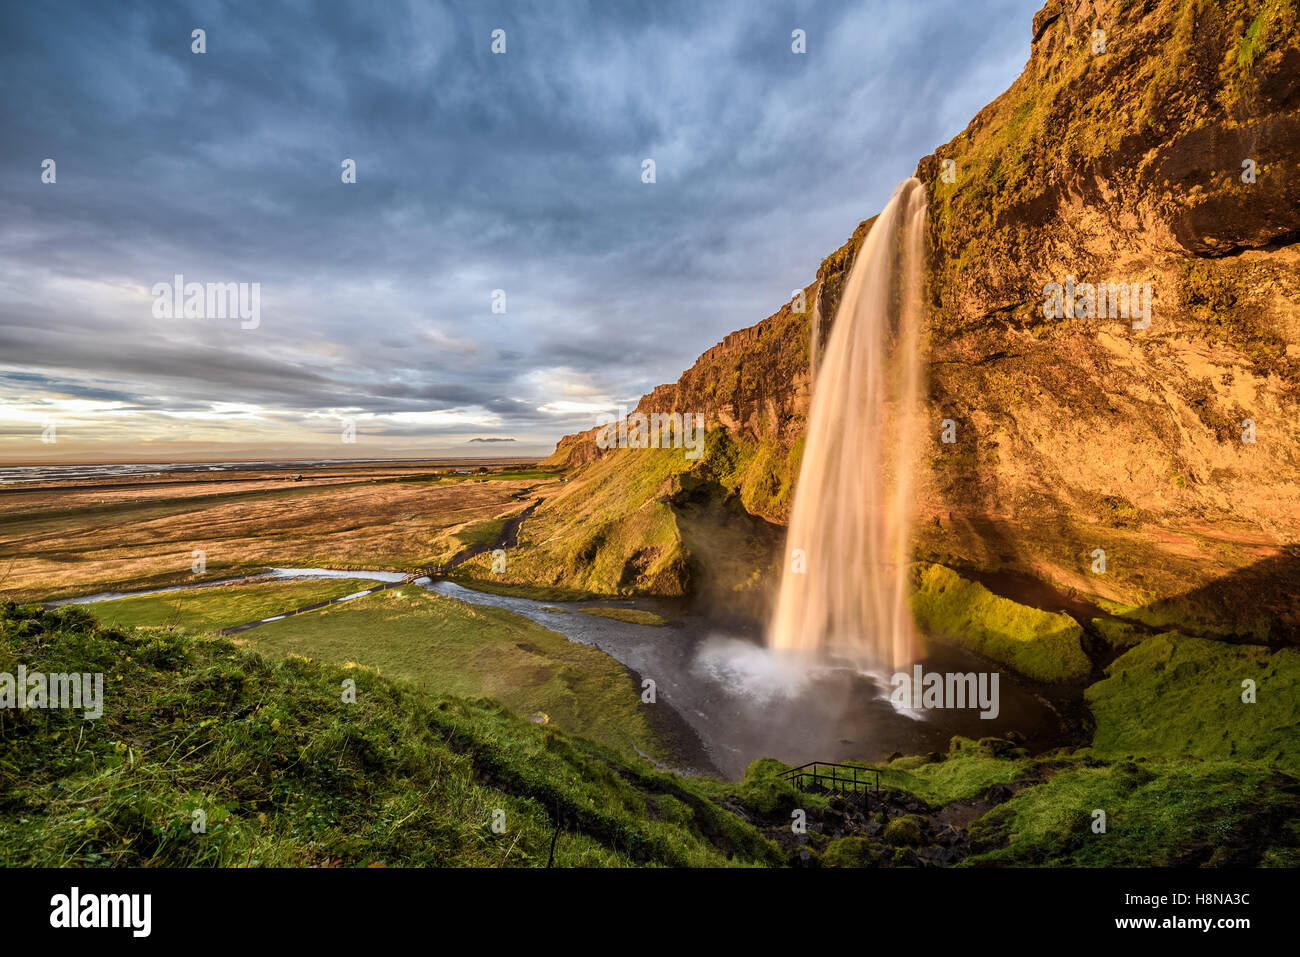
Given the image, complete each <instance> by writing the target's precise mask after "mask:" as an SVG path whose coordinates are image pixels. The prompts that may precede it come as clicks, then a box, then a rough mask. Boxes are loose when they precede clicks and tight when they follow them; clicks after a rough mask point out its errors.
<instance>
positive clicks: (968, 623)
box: [911, 564, 1091, 682]
mask: <svg viewBox="0 0 1300 957" xmlns="http://www.w3.org/2000/svg"><path fill="white" fill-rule="evenodd" d="M913 572H914V576H915V579H914V581H915V584H916V589H915V591H914V592H913V593H912V599H911V601H912V611H913V613H914V614H915V616H916V621H917V624H918V625H920V626H921V628H922V629H924V630H926V631H927V632H929V633H931V634H935V635H940V636H945V637H947V638H949V639H952V640H955V641H957V642H958V643H960V644H961V645H963V646H964V647H967V648H969V649H971V650H972V651H975V652H978V653H979V654H982V655H984V656H985V657H988V658H992V659H993V660H994V661H997V662H1000V663H1002V664H1005V665H1007V666H1008V667H1010V668H1014V669H1015V670H1016V671H1018V672H1020V673H1021V674H1023V675H1027V676H1028V677H1030V678H1034V679H1036V680H1038V681H1051V682H1061V681H1072V680H1078V679H1080V678H1083V677H1085V676H1087V674H1088V672H1089V670H1090V668H1091V665H1090V663H1089V661H1088V656H1087V655H1086V654H1085V653H1084V651H1083V646H1082V644H1081V638H1082V636H1083V628H1082V627H1081V626H1080V625H1079V623H1078V622H1076V621H1075V620H1074V619H1073V618H1071V617H1070V616H1069V615H1062V614H1054V613H1052V612H1046V611H1039V610H1038V609H1036V608H1030V607H1029V606H1027V605H1021V604H1017V603H1016V602H1013V601H1010V600H1009V599H1006V598H1000V597H999V596H997V595H994V594H993V593H992V592H990V591H989V590H988V589H987V588H985V587H984V586H983V585H980V584H978V583H977V582H972V581H968V580H967V579H965V578H962V577H961V576H960V575H958V574H957V573H956V572H954V571H953V570H952V569H950V568H945V567H944V566H942V565H924V564H921V565H916V566H914V567H913Z"/></svg>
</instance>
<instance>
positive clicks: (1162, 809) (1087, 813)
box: [963, 758, 1300, 867]
mask: <svg viewBox="0 0 1300 957" xmlns="http://www.w3.org/2000/svg"><path fill="white" fill-rule="evenodd" d="M1297 785H1300V781H1297V779H1295V778H1294V777H1291V776H1290V775H1287V774H1284V773H1282V772H1279V771H1275V770H1270V769H1265V768H1260V767H1254V766H1250V765H1241V764H1237V763H1209V762H1207V763H1198V764H1186V763H1176V764H1175V763H1148V764H1136V763H1133V762H1121V763H1119V764H1114V765H1105V764H1101V765H1099V764H1095V763H1091V762H1089V761H1087V760H1086V758H1080V759H1077V760H1075V761H1074V762H1072V766H1069V767H1066V768H1064V769H1060V770H1057V771H1056V772H1055V773H1054V774H1053V775H1052V776H1051V777H1050V778H1048V779H1047V780H1045V781H1044V782H1043V783H1041V784H1038V785H1037V786H1035V787H1032V788H1027V789H1025V790H1023V791H1021V792H1019V793H1018V794H1016V795H1015V796H1014V797H1013V798H1012V799H1011V800H1010V801H1007V802H1006V803H1005V804H1000V805H998V806H997V807H995V808H994V809H993V810H992V811H990V812H989V813H988V814H986V815H985V816H984V817H982V818H981V819H979V820H978V821H976V822H975V823H974V824H973V825H972V826H971V829H970V832H971V837H972V842H973V849H974V850H975V851H976V853H975V854H974V855H973V856H972V857H970V858H968V859H967V860H966V861H964V862H963V864H964V865H965V866H980V865H990V864H993V865H1005V864H1015V865H1021V866H1026V865H1032V866H1072V867H1136V866H1159V867H1170V866H1184V867H1185V866H1196V865H1205V864H1210V865H1252V864H1255V863H1258V862H1259V861H1260V859H1261V858H1267V859H1268V860H1270V861H1272V862H1274V863H1278V864H1282V865H1283V866H1295V865H1296V864H1297V863H1298V862H1300V851H1298V850H1297V846H1296V843H1295V842H1294V840H1293V839H1292V838H1290V837H1287V836H1286V835H1285V833H1283V832H1282V829H1281V828H1279V827H1278V826H1277V822H1278V821H1279V820H1286V819H1287V817H1289V816H1293V815H1295V814H1296V812H1297V811H1300V799H1298V798H1297V793H1300V791H1298V788H1297ZM1095 811H1102V812H1104V813H1105V825H1106V831H1105V833H1095V832H1094V830H1093V823H1094V821H1096V820H1099V819H1098V818H1097V817H1096V816H1095V815H1094V812H1095Z"/></svg>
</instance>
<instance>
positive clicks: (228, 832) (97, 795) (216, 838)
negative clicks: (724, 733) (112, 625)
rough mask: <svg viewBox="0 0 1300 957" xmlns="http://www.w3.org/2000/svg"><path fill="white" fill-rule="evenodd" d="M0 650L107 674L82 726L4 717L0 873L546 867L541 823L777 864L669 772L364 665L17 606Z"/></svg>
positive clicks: (576, 843)
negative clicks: (346, 691)
mask: <svg viewBox="0 0 1300 957" xmlns="http://www.w3.org/2000/svg"><path fill="white" fill-rule="evenodd" d="M0 660H3V661H5V662H12V661H14V660H21V661H23V662H25V663H26V664H27V665H28V667H29V668H32V669H33V670H41V671H45V672H55V671H71V670H80V671H87V670H89V671H102V672H103V673H104V674H105V676H106V707H105V711H104V716H103V717H102V718H101V719H100V720H98V721H90V722H87V721H83V720H82V718H81V715H80V713H75V714H74V713H71V712H67V711H58V710H23V711H4V712H0V866H76V867H103V866H145V865H147V866H182V867H184V866H207V867H211V866H245V865H249V866H318V865H319V866H376V865H380V866H447V865H461V866H480V867H493V866H545V865H546V863H547V860H548V855H549V851H550V846H551V842H552V838H553V836H554V835H555V834H556V833H557V828H558V832H559V836H558V840H556V843H555V863H556V865H557V866H561V867H590V866H610V867H621V866H630V865H650V866H655V865H663V866H673V867H682V866H723V865H728V864H771V863H776V862H777V861H778V860H779V857H778V855H777V852H776V850H775V848H774V847H773V846H772V845H771V844H770V842H768V841H767V840H766V839H764V838H763V837H762V835H761V834H759V833H758V832H757V831H756V830H755V829H754V828H752V827H751V826H749V825H748V824H746V823H745V822H744V821H742V820H740V819H739V818H737V817H735V816H733V815H731V814H729V813H727V812H726V811H725V810H723V809H721V808H720V807H718V806H716V805H714V804H713V803H712V802H710V801H709V800H707V799H706V798H704V797H702V796H701V795H700V793H699V792H697V791H696V790H693V789H692V788H690V787H688V786H687V785H686V783H685V782H682V781H681V780H679V779H677V778H674V777H673V776H671V775H667V774H661V773H658V772H654V771H650V770H647V768H646V766H645V765H644V763H641V762H630V761H627V760H625V759H624V758H622V757H620V756H619V755H618V754H616V753H615V752H613V751H611V750H609V749H608V748H604V747H602V746H600V745H597V744H593V743H591V742H587V741H584V740H582V739H578V738H572V737H570V736H568V735H566V734H564V733H563V732H560V731H557V730H555V729H554V728H552V727H545V728H543V727H539V726H536V725H533V724H530V723H529V722H527V721H525V720H523V719H521V718H518V717H516V716H514V715H512V714H511V713H509V712H508V711H507V710H505V709H504V708H502V707H501V706H500V705H497V704H494V703H492V702H488V701H466V700H462V699H457V698H453V697H446V696H436V695H431V694H428V693H426V692H424V691H422V690H420V689H418V688H414V687H411V686H409V685H405V684H403V683H400V682H394V681H391V680H388V679H386V678H383V677H381V676H379V675H376V674H374V673H373V672H370V671H368V670H366V669H345V668H342V667H339V666H335V665H329V664H324V663H321V662H316V661H309V660H306V659H303V658H299V657H289V658H284V659H279V660H272V659H268V658H265V657H263V656H261V655H258V654H256V653H254V652H252V651H249V650H247V649H241V648H239V647H237V646H236V645H235V644H233V643H232V642H230V641H228V640H225V639H195V638H191V637H188V636H185V635H181V634H175V633H158V632H141V631H137V630H116V629H106V628H102V627H100V626H98V625H97V624H95V622H94V620H93V619H92V618H91V617H90V616H89V615H88V614H87V613H86V612H85V611H84V610H82V609H78V608H60V609H56V610H53V611H46V612H43V611H41V610H40V609H39V608H36V607H34V606H27V607H21V606H19V607H15V606H13V605H11V604H10V605H0ZM349 679H350V680H353V681H355V682H356V701H355V703H351V704H349V703H345V702H344V701H343V700H342V699H343V696H342V694H341V692H340V689H341V688H342V687H343V683H344V682H345V681H347V680H349ZM196 810H199V811H203V812H204V814H205V815H206V822H207V827H206V833H202V834H200V833H195V832H194V831H193V830H192V824H194V823H195V817H194V813H193V812H194V811H196ZM497 811H501V812H504V816H505V827H506V829H505V832H504V833H502V834H496V833H494V832H493V830H492V828H491V822H492V819H493V816H494V814H495V813H496V812H497Z"/></svg>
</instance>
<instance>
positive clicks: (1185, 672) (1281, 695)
mask: <svg viewBox="0 0 1300 957" xmlns="http://www.w3.org/2000/svg"><path fill="white" fill-rule="evenodd" d="M1244 681H1250V682H1253V683H1254V686H1255V689H1254V692H1255V698H1256V701H1255V703H1253V704H1248V703H1246V702H1243V701H1242V695H1243V682H1244ZM1085 698H1086V700H1087V702H1088V704H1089V706H1090V707H1091V708H1092V711H1093V714H1094V715H1095V716H1096V719H1097V731H1096V735H1095V737H1094V739H1093V748H1094V750H1095V751H1096V752H1097V753H1098V754H1103V755H1112V756H1118V755H1128V756H1135V755H1142V756H1148V757H1171V758H1172V757H1179V756H1191V757H1195V758H1199V759H1204V760H1225V759H1233V760H1240V761H1261V762H1268V763H1273V764H1277V765H1278V766H1280V767H1285V768H1300V651H1298V650H1296V649H1295V648H1280V649H1268V648H1263V647H1259V646H1255V645H1234V644H1226V643H1224V642H1218V641H1211V640H1208V639H1205V638H1193V637H1190V636H1187V635H1180V634H1178V633H1176V632H1169V633H1166V634H1161V635H1156V636H1154V637H1151V638H1147V639H1146V640H1144V641H1142V642H1141V643H1140V644H1138V645H1137V646H1136V647H1133V648H1132V649H1130V650H1129V651H1127V652H1125V653H1124V654H1123V655H1122V656H1120V657H1119V658H1118V659H1116V660H1115V661H1114V662H1113V663H1112V664H1111V665H1110V666H1109V667H1108V668H1107V669H1106V678H1105V679H1104V680H1102V681H1099V682H1097V683H1096V684H1094V685H1092V686H1091V687H1089V688H1088V689H1087V691H1086V693H1085Z"/></svg>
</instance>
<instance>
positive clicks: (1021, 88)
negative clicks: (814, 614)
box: [555, 0, 1300, 637]
mask: <svg viewBox="0 0 1300 957" xmlns="http://www.w3.org/2000/svg"><path fill="white" fill-rule="evenodd" d="M1031 50H1032V53H1031V56H1030V59H1029V62H1028V64H1027V65H1026V67H1025V70H1024V72H1023V73H1022V75H1021V76H1020V77H1019V78H1018V79H1017V80H1016V81H1015V83H1014V84H1012V86H1011V87H1010V89H1008V90H1007V91H1006V92H1005V93H1004V94H1003V95H1002V96H1000V97H999V98H998V99H997V100H995V101H994V102H993V103H991V104H989V106H987V107H985V108H984V109H983V110H981V111H980V113H979V115H977V116H976V117H975V118H974V120H972V121H971V123H970V125H969V126H968V127H967V128H966V130H965V131H963V132H962V133H961V134H960V135H959V136H957V137H956V138H954V139H953V140H952V141H951V142H949V143H947V144H945V145H944V146H942V147H940V148H939V149H937V150H936V151H935V152H934V154H932V155H931V156H927V157H925V158H924V159H922V160H921V161H920V163H919V165H918V167H917V173H916V175H917V176H918V177H919V178H920V179H921V180H922V181H923V182H924V183H925V184H926V186H927V188H928V190H929V193H930V267H929V282H928V291H927V296H928V299H929V301H930V303H931V307H932V308H931V311H930V331H929V341H928V344H927V347H926V349H927V358H928V370H929V383H930V385H929V423H930V426H931V435H930V444H929V445H928V447H927V449H926V456H925V462H924V463H923V468H922V472H923V473H924V474H923V492H922V494H921V495H920V496H919V498H918V503H917V505H918V515H917V520H918V525H917V528H918V542H919V549H918V552H919V555H920V556H921V557H927V558H931V559H937V560H940V561H944V562H947V563H949V564H953V565H955V566H958V567H962V566H969V567H972V568H977V569H980V570H981V571H983V572H986V573H987V572H998V571H1009V572H1016V573H1020V574H1026V573H1027V574H1030V575H1033V576H1036V577H1039V578H1042V579H1046V580H1050V581H1053V582H1055V583H1056V584H1058V585H1063V586H1068V587H1072V588H1074V589H1077V590H1079V591H1082V592H1085V593H1088V594H1091V595H1094V596H1098V597H1100V598H1103V599H1110V600H1114V601H1118V602H1122V603H1126V604H1130V605H1140V606H1147V613H1148V615H1149V616H1154V618H1153V620H1154V619H1158V618H1159V615H1160V613H1161V612H1160V609H1161V607H1162V603H1166V602H1169V601H1171V600H1175V599H1178V600H1181V601H1182V603H1183V604H1182V606H1181V613H1186V612H1187V610H1188V608H1189V607H1190V608H1191V609H1192V610H1193V611H1195V612H1196V613H1197V614H1203V615H1204V616H1206V617H1212V618H1218V619H1220V620H1222V619H1232V620H1237V621H1257V620H1262V621H1264V622H1265V623H1266V624H1265V625H1264V626H1263V628H1264V631H1265V633H1267V634H1268V635H1270V636H1274V637H1277V636H1288V635H1293V634H1294V633H1295V631H1296V629H1298V628H1300V599H1297V597H1296V593H1297V592H1298V591H1300V589H1297V588H1296V583H1297V582H1300V454H1298V453H1297V449H1298V448H1300V28H1298V26H1297V13H1296V5H1295V4H1294V3H1292V2H1276V0H1271V2H1268V3H1264V4H1257V3H1247V2H1245V0H1227V2H1209V0H1180V2H1175V0H1144V2H1143V0H1137V2H1126V0H1116V2H1105V0H1082V2H1079V0H1075V2H1068V3H1067V2H1064V0H1052V2H1049V3H1048V4H1047V5H1046V6H1045V7H1044V8H1043V9H1042V10H1041V11H1040V12H1039V13H1038V15H1037V16H1036V17H1035V18H1034V22H1033V28H1032V45H1031ZM869 228H870V221H867V222H864V223H862V224H861V225H860V226H859V227H858V229H857V230H856V231H855V232H854V234H853V236H852V237H851V238H850V239H849V241H848V242H847V243H845V245H844V246H843V247H842V248H841V249H839V250H837V251H836V252H835V253H833V254H832V255H831V256H830V257H828V258H827V259H826V260H825V261H824V262H823V263H822V265H821V268H820V269H819V270H818V273H817V281H816V282H815V283H813V284H812V285H810V286H809V288H808V290H807V293H808V297H809V300H808V301H809V303H810V304H811V303H812V302H813V301H816V303H817V314H820V316H821V317H823V318H822V319H821V321H820V322H819V323H818V325H820V326H821V328H820V329H819V330H816V331H817V334H818V338H819V340H820V341H824V338H825V331H826V328H827V327H828V326H829V324H830V322H831V321H832V317H834V314H835V308H836V306H837V305H838V302H839V292H840V288H841V286H842V284H843V281H844V278H845V276H846V274H847V269H848V266H849V265H850V263H851V262H852V258H853V255H854V254H855V252H856V250H857V249H858V248H859V246H860V245H861V241H862V238H863V237H864V236H865V235H866V232H867V230H868V229H869ZM1051 283H1057V284H1061V285H1062V286H1063V287H1066V288H1070V287H1074V288H1075V290H1076V292H1078V293H1086V289H1087V287H1086V286H1082V285H1078V284H1091V285H1093V286H1094V287H1095V286H1097V285H1098V284H1104V283H1114V284H1118V283H1124V284H1126V285H1127V284H1138V285H1139V287H1140V286H1141V285H1142V284H1149V290H1150V298H1149V299H1148V300H1147V301H1148V303H1149V305H1150V313H1149V318H1150V324H1149V326H1147V327H1145V328H1136V329H1135V328H1134V320H1133V318H1132V317H1124V316H1120V315H1111V314H1108V313H1109V309H1108V308H1107V307H1108V306H1109V305H1111V303H1110V302H1109V301H1108V299H1107V297H1106V296H1105V295H1102V296H1101V297H1100V305H1099V306H1094V308H1092V309H1089V308H1088V307H1087V304H1086V299H1085V300H1081V301H1080V303H1079V304H1078V307H1077V308H1073V309H1067V310H1066V313H1065V315H1062V316H1059V317H1058V316H1047V315H1045V314H1044V304H1045V301H1046V299H1047V298H1048V295H1047V293H1046V292H1045V287H1047V286H1048V284H1051ZM1116 304H1117V303H1116ZM1072 305H1074V304H1073V303H1072ZM808 312H809V313H811V312H812V310H811V309H810V310H808ZM810 318H811V317H810V315H809V314H800V313H797V312H794V311H792V309H791V307H790V306H789V305H787V306H784V307H782V309H781V310H780V311H779V312H777V313H776V314H775V315H773V316H771V317H770V318H768V319H766V320H764V321H763V322H760V323H758V324H757V325H755V326H752V327H750V328H748V329H744V330H741V331H739V332H736V333H733V334H731V335H730V336H728V337H727V338H726V339H725V340H723V342H721V343H719V345H717V346H715V347H714V348H713V349H710V350H709V351H708V352H706V353H705V354H704V355H703V356H701V357H700V358H699V360H698V361H697V362H696V364H695V365H694V366H693V367H692V368H691V369H689V370H688V371H687V372H686V373H684V374H683V376H682V378H681V379H680V380H679V381H678V382H677V383H675V384H671V385H664V386H660V387H658V388H657V389H655V390H654V391H653V392H652V393H650V394H649V395H647V396H645V397H644V398H643V399H642V400H641V402H640V404H639V405H638V409H639V410H641V411H644V412H650V411H661V412H667V411H673V410H678V411H707V412H708V413H709V416H710V420H711V422H710V426H711V427H713V426H714V425H721V426H724V427H725V428H726V430H727V432H728V433H729V434H730V436H731V437H732V438H733V440H734V441H736V442H738V443H741V444H745V443H751V444H752V443H768V444H771V443H778V444H779V445H780V446H781V447H783V448H786V449H791V448H794V447H795V446H797V444H798V439H799V437H800V436H801V435H802V431H803V427H804V417H805V415H806V412H807V408H808V399H809V394H810V392H809V390H810V382H811V377H810V375H809V367H810V361H809V360H810V344H811V342H812V340H813V333H814V329H813V328H812V323H810ZM1144 324H1145V323H1144V322H1143V321H1142V320H1139V321H1138V325H1140V326H1141V325H1144ZM944 420H951V421H952V425H953V426H955V429H950V430H949V431H950V432H953V431H955V439H956V441H955V442H952V443H944V442H941V441H940V440H939V439H940V431H941V428H942V423H943V422H944ZM1251 439H1253V441H1250V440H1251ZM597 455H598V450H596V449H595V444H594V432H591V433H583V434H581V435H579V436H569V437H567V438H565V439H564V440H562V441H561V443H560V445H559V447H558V448H557V454H556V456H555V460H556V461H562V460H566V461H567V462H568V463H569V464H572V465H578V464H582V463H585V462H589V461H591V460H592V459H593V458H595V457H596V456H597ZM777 458H779V456H778V457H777ZM796 458H797V457H796ZM795 464H796V465H797V462H796V463H795ZM751 511H754V509H751ZM757 511H759V512H760V513H761V514H763V516H764V517H765V518H768V519H772V520H776V521H781V520H783V518H784V516H783V515H782V514H781V510H780V509H779V508H767V509H758V510H757ZM1098 550H1101V552H1104V558H1105V566H1104V568H1105V570H1104V572H1103V571H1099V570H1098V569H1099V568H1100V567H1101V566H1100V565H1099V564H1098ZM1256 633H1257V634H1258V633H1259V632H1258V631H1257V632H1256Z"/></svg>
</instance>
